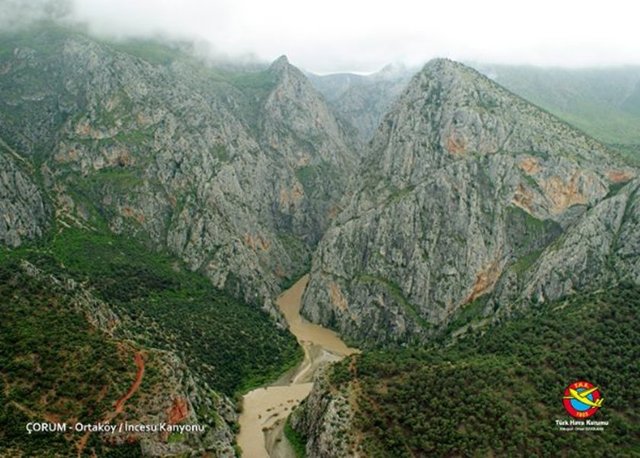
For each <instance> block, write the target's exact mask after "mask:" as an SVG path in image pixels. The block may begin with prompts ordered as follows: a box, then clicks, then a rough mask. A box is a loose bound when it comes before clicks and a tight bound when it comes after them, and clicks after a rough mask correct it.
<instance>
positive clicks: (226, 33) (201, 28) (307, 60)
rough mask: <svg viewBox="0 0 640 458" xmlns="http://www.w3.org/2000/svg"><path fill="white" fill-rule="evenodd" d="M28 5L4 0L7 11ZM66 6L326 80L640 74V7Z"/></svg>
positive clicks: (94, 0) (130, 1) (446, 0)
mask: <svg viewBox="0 0 640 458" xmlns="http://www.w3.org/2000/svg"><path fill="white" fill-rule="evenodd" d="M30 1H32V0H23V1H21V0H0V7H2V4H3V3H5V4H6V5H10V4H14V6H15V4H22V5H24V4H26V3H29V2H30ZM33 1H35V2H40V3H42V2H43V1H44V2H47V1H52V0H33ZM53 1H55V0H53ZM66 1H69V2H71V4H72V10H73V17H74V18H76V19H80V20H83V21H87V22H88V23H89V24H90V25H91V27H92V29H93V30H94V31H96V32H97V33H102V34H118V35H121V36H146V35H149V34H156V33H162V34H165V35H168V36H170V37H176V38H195V39H199V40H203V41H207V42H210V43H211V44H212V46H213V48H214V49H216V50H217V51H218V52H219V53H221V54H228V55H231V56H247V55H255V56H256V57H258V58H260V59H264V60H273V59H275V58H277V57H278V56H279V55H281V54H286V55H288V56H289V59H290V61H291V62H292V63H294V64H296V65H298V66H300V67H303V68H305V69H307V70H311V71H316V72H320V73H327V72H335V71H359V72H370V71H374V70H377V69H379V68H380V67H382V66H384V65H385V64H387V63H389V62H404V63H406V64H409V65H417V64H420V63H423V62H425V61H426V60H428V59H430V58H432V57H436V56H444V57H450V58H452V59H458V60H473V61H482V62H490V63H518V64H534V65H555V66H572V67H575V66H594V65H611V64H614V65H615V64H640V26H639V23H640V21H639V18H640V7H638V6H635V4H636V2H634V1H633V0H608V1H602V2H595V1H576V0H568V1H564V0H537V1H518V0H511V1H502V0H478V1H466V0H464V1H462V0H460V1H455V0H453V1H452V0H439V1H427V0H424V1H418V0H416V1H410V0H386V1H377V0H368V1H367V0H324V1H318V0H314V1H306V0H297V1H296V0H263V1H257V0H66ZM3 8H5V10H6V9H9V6H6V7H3Z"/></svg>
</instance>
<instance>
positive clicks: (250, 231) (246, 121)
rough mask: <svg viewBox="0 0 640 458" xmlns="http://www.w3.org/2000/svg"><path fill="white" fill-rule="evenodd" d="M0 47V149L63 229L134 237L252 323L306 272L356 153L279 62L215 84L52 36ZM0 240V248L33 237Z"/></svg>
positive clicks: (128, 47) (166, 63) (180, 63)
mask: <svg viewBox="0 0 640 458" xmlns="http://www.w3.org/2000/svg"><path fill="white" fill-rule="evenodd" d="M2 47H3V49H4V50H5V52H3V53H2V59H1V62H0V66H1V67H2V71H1V72H0V88H1V89H2V91H3V99H2V101H1V102H0V114H1V115H0V137H1V138H2V139H3V140H4V142H6V143H7V144H8V145H9V147H10V148H12V149H13V150H14V151H16V152H17V154H20V155H22V157H24V158H25V160H28V161H30V162H31V163H32V164H33V165H34V166H35V167H38V169H40V170H42V175H43V182H44V184H45V186H46V192H48V193H50V194H51V195H52V197H53V199H52V200H53V207H55V211H56V213H57V215H58V220H60V221H62V222H63V224H74V225H78V224H84V225H86V226H89V227H90V226H94V227H95V226H97V225H99V224H102V223H103V222H104V223H106V224H107V225H108V227H109V228H110V229H111V230H112V231H114V232H117V233H129V234H138V235H139V236H141V237H143V238H147V239H148V240H149V241H150V243H152V244H154V245H156V246H161V247H162V246H164V247H167V248H168V249H170V250H171V251H172V252H173V253H175V254H176V255H178V256H179V257H181V258H182V259H184V260H185V261H186V262H187V263H188V264H189V266H190V267H191V268H192V269H193V270H200V271H202V272H204V273H206V275H207V276H208V277H209V278H211V280H212V281H213V283H214V284H215V285H216V286H218V287H220V288H226V289H228V290H230V291H232V292H233V293H234V294H236V295H237V296H238V297H242V298H243V299H245V300H247V301H250V302H252V303H257V304H260V305H263V306H265V307H267V308H269V307H270V298H271V297H272V296H273V294H274V293H275V292H276V291H278V290H279V288H280V285H281V283H282V282H284V281H286V280H287V279H291V278H294V277H296V276H297V275H298V274H300V273H301V272H302V271H304V270H305V269H306V268H307V266H308V263H309V253H310V250H311V249H312V248H313V247H314V246H315V244H316V243H317V241H318V239H319V238H320V236H321V234H322V233H323V231H324V228H325V227H326V226H327V225H328V222H329V221H330V220H331V218H333V217H334V216H335V214H337V212H338V208H339V207H338V201H339V199H340V198H341V197H342V195H343V192H344V190H345V187H346V183H347V182H348V180H349V177H348V172H349V170H350V169H352V167H353V165H354V164H355V162H356V160H357V153H356V151H357V150H358V146H357V144H355V143H354V142H353V141H352V140H349V139H348V138H347V137H346V135H345V134H344V128H343V127H342V126H341V125H340V124H339V123H338V122H337V121H336V120H335V118H334V117H333V115H332V114H331V112H330V111H329V109H328V108H327V106H326V104H325V102H324V100H323V98H322V97H321V96H320V95H319V94H318V93H317V92H316V91H315V89H314V88H313V87H312V86H311V84H310V83H309V82H308V80H307V79H306V77H305V76H304V75H303V74H302V73H301V72H299V71H298V70H297V69H296V68H295V67H293V66H291V65H290V64H289V63H288V61H287V60H286V58H284V57H283V58H281V59H279V60H278V61H276V62H275V63H274V64H273V65H272V66H271V67H269V68H264V69H262V70H258V71H248V70H247V71H244V70H237V69H235V70H234V69H228V68H217V67H215V66H213V67H212V66H211V65H210V64H207V63H206V62H202V61H199V60H197V59H195V58H193V57H191V56H190V55H189V54H186V53H183V52H181V51H177V50H174V49H171V48H167V47H164V46H161V45H158V44H154V43H147V42H140V43H103V42H100V41H96V40H94V39H91V38H88V37H86V36H85V35H82V34H80V33H74V32H69V31H67V30H62V29H59V28H56V27H45V28H38V29H35V30H31V31H28V32H23V33H22V34H18V35H15V34H14V35H7V36H3V37H2ZM44 75H46V77H44ZM23 181H24V180H23ZM42 191H45V190H41V192H42ZM36 194H37V193H36V192H35V191H29V192H27V195H29V196H33V195H36ZM30 198H31V197H30ZM29 205H30V206H31V207H33V206H34V205H35V206H37V203H34V202H29ZM31 211H36V210H31ZM37 211H39V212H40V214H42V213H43V211H42V209H40V210H37ZM36 216H38V215H36ZM40 218H41V217H40ZM41 219H42V218H41ZM31 220H32V221H35V220H37V218H31ZM7 224H10V225H11V226H10V227H8V228H6V229H4V230H3V234H4V233H7V234H9V233H11V234H14V235H11V236H10V237H11V243H12V244H14V245H15V244H18V243H19V242H20V241H22V239H19V238H16V235H15V234H16V233H18V232H20V233H24V234H25V236H26V238H29V237H31V238H33V237H34V236H37V235H38V234H40V233H41V232H42V231H41V230H40V231H39V232H38V231H37V230H36V229H35V228H31V229H25V228H23V227H22V226H21V225H20V224H22V223H20V222H18V221H15V222H14V221H13V220H12V221H8V222H7ZM33 224H35V223H33ZM7 237H9V236H3V238H7ZM23 238H24V237H23Z"/></svg>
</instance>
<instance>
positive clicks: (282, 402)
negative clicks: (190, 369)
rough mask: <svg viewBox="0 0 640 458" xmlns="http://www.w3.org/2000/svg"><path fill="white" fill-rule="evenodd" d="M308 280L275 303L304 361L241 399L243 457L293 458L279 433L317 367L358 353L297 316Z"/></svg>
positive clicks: (330, 334) (241, 445) (310, 383)
mask: <svg viewBox="0 0 640 458" xmlns="http://www.w3.org/2000/svg"><path fill="white" fill-rule="evenodd" d="M308 281H309V277H308V275H305V276H304V277H302V278H301V279H300V280H298V281H297V282H296V284H294V285H293V286H292V287H291V288H289V289H288V290H287V291H285V292H284V293H282V294H281V295H280V296H279V297H278V299H277V301H276V304H277V305H278V308H279V309H280V311H281V312H282V314H283V315H284V317H285V319H286V321H287V323H288V324H289V330H290V331H291V333H292V334H293V335H294V336H295V337H296V339H297V340H298V343H299V344H300V346H301V347H302V348H303V349H304V360H303V361H302V362H301V363H300V364H299V365H298V367H297V368H296V369H295V370H294V371H290V372H289V373H287V374H285V375H284V376H282V377H281V378H280V379H278V381H276V382H274V383H273V384H272V385H270V386H264V387H262V388H257V389H255V390H253V391H250V392H249V393H247V394H246V395H245V396H244V397H243V398H242V406H243V411H242V414H240V419H239V423H240V434H238V445H239V446H240V447H241V448H242V451H243V456H246V457H251V458H269V456H271V457H272V458H276V457H277V458H288V457H290V456H295V454H294V452H293V449H292V448H291V447H290V446H289V445H288V442H286V438H285V437H284V435H283V433H282V430H283V425H284V422H285V421H286V419H287V417H288V416H289V414H290V413H291V411H292V410H293V409H294V408H295V407H296V406H297V405H298V404H299V403H300V402H301V401H302V400H304V399H305V398H306V397H307V396H308V395H309V393H310V392H311V389H312V388H313V383H312V381H313V375H314V374H315V373H316V371H317V370H318V368H319V367H320V366H322V365H324V364H326V363H328V362H335V361H339V360H341V359H342V358H343V357H345V356H347V355H351V354H353V353H357V352H358V350H356V349H354V348H349V347H348V346H347V345H346V344H345V343H344V342H343V341H342V339H340V336H338V334H336V333H335V332H333V331H331V330H329V329H326V328H324V327H322V326H319V325H317V324H313V323H309V322H308V321H306V320H305V319H304V318H303V317H302V316H301V315H300V308H301V307H302V295H303V293H304V290H305V288H306V287H307V283H308Z"/></svg>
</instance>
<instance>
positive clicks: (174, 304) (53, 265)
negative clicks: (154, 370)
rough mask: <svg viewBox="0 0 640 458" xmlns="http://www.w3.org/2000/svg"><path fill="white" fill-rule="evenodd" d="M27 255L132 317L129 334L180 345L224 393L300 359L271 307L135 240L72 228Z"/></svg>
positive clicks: (152, 342)
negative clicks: (240, 297)
mask: <svg viewBox="0 0 640 458" xmlns="http://www.w3.org/2000/svg"><path fill="white" fill-rule="evenodd" d="M22 253H24V254H21V253H14V254H13V257H14V258H15V257H16V256H26V257H28V258H29V259H30V260H32V262H35V263H36V264H37V265H39V266H41V267H44V268H47V269H49V270H51V271H53V272H60V271H61V270H60V269H61V268H62V266H64V269H63V271H64V272H65V273H66V274H68V275H70V276H72V277H73V278H75V279H77V280H78V281H83V282H86V284H87V285H89V286H90V287H91V288H93V289H94V290H95V293H96V295H97V296H99V297H100V298H101V299H103V300H105V301H106V302H108V303H109V304H111V305H113V306H114V307H116V310H117V311H119V312H120V313H121V314H122V315H123V316H126V317H129V318H130V321H129V322H128V323H127V324H126V326H127V331H133V334H134V336H135V338H136V340H137V341H138V342H139V343H140V344H142V345H145V346H149V347H157V348H164V349H171V350H175V351H176V352H177V353H178V354H179V355H181V356H182V357H183V358H184V360H185V362H186V363H187V364H188V365H189V367H190V368H191V369H192V370H195V371H196V372H197V373H198V374H200V375H201V376H202V377H203V378H204V380H206V381H207V382H208V383H209V384H210V386H211V387H212V388H214V389H215V390H217V391H220V392H223V393H225V394H228V395H234V394H238V393H240V392H242V391H244V390H247V389H249V388H252V387H254V386H257V385H260V384H262V383H264V382H265V381H267V380H270V379H272V378H274V377H276V376H277V375H278V374H280V373H281V372H283V371H284V370H286V369H288V368H289V367H291V366H293V365H295V364H296V363H297V361H298V360H299V359H300V358H301V356H302V355H301V350H300V348H299V347H298V345H297V343H296V341H295V339H294V337H293V336H292V335H291V334H290V333H289V332H288V331H287V330H284V329H279V328H278V327H276V325H275V324H274V323H273V321H272V320H271V319H270V318H269V316H268V315H267V314H266V313H265V312H263V311H261V310H259V309H258V308H256V307H255V306H251V305H248V304H245V303H242V302H239V301H237V300H235V299H233V298H232V297H231V296H229V295H228V294H227V293H225V292H224V291H220V290H218V289H216V288H214V287H213V286H212V285H211V283H210V282H209V280H208V279H206V278H205V277H204V276H202V275H201V274H198V273H195V272H190V271H188V270H187V269H186V268H185V267H184V266H183V265H182V264H181V263H180V262H179V261H178V260H176V259H175V258H172V257H171V256H169V255H166V254H162V253H157V252H154V251H152V250H149V249H148V248H146V247H145V246H144V245H143V244H141V243H139V242H137V241H135V240H133V239H130V238H124V237H117V236H114V235H112V234H99V233H94V232H89V231H85V230H80V229H66V230H64V231H62V232H60V233H58V234H57V235H56V236H55V237H54V238H53V240H52V241H51V242H50V243H49V244H48V246H46V247H44V248H40V249H31V250H23V251H22Z"/></svg>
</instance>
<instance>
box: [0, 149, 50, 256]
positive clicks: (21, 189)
mask: <svg viewBox="0 0 640 458" xmlns="http://www.w3.org/2000/svg"><path fill="white" fill-rule="evenodd" d="M0 148H2V144H0ZM48 217H49V213H48V210H47V208H46V206H45V203H44V200H43V197H42V194H41V192H40V190H39V189H38V187H37V186H36V185H35V183H34V182H33V180H32V178H31V174H30V170H29V168H28V167H27V166H26V165H25V164H24V163H22V162H21V161H20V160H19V159H17V158H16V157H14V156H13V155H12V154H11V153H9V152H4V151H0V244H4V245H7V246H9V247H17V246H19V245H21V244H22V243H24V242H25V241H27V240H31V239H35V238H37V237H40V236H41V235H42V234H43V233H44V232H45V231H46V229H47V228H48V222H47V219H48Z"/></svg>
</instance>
